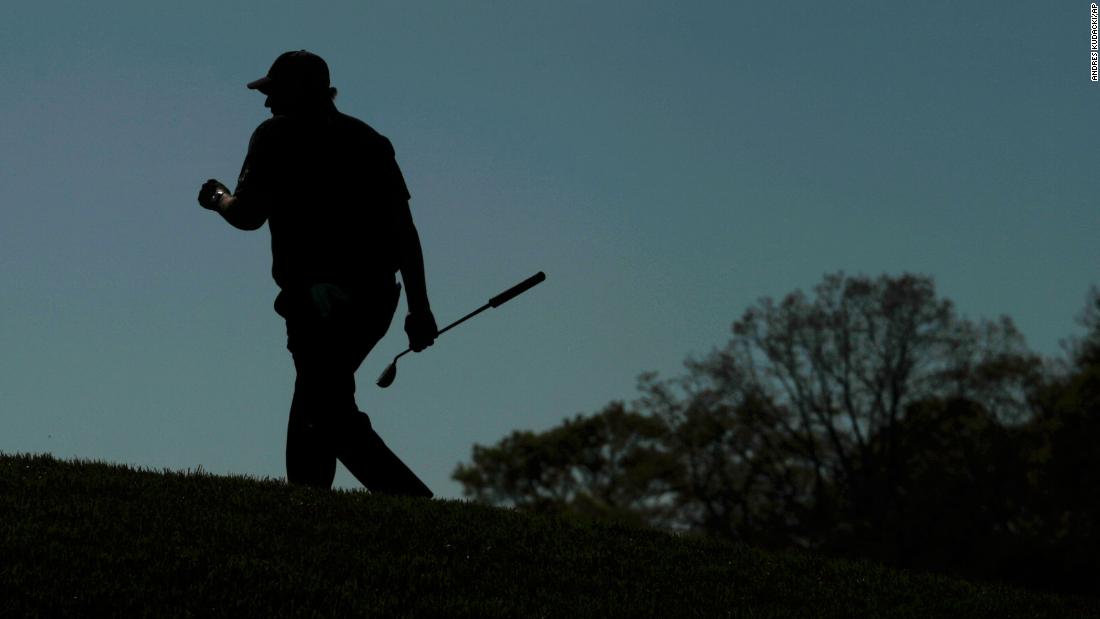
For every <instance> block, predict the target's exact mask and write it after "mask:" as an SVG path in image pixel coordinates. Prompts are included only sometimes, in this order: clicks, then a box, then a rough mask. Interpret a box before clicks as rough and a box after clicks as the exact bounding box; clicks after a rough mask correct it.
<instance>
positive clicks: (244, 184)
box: [199, 123, 277, 230]
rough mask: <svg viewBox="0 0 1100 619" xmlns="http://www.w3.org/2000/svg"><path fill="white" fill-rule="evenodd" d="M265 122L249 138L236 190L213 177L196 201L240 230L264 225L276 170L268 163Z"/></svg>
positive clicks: (268, 136)
mask: <svg viewBox="0 0 1100 619" xmlns="http://www.w3.org/2000/svg"><path fill="white" fill-rule="evenodd" d="M267 124H268V123H264V124H261V125H260V126H259V127H257V128H256V131H255V132H254V133H253V134H252V139H250V140H249V142H248V154H247V155H245V158H244V164H242V165H241V174H240V176H239V177H238V178H237V189H236V191H235V192H233V193H230V192H229V188H228V187H226V186H225V185H223V184H222V183H220V182H219V181H217V180H215V179H210V180H208V181H206V183H205V184H204V185H203V186H202V190H201V191H199V204H201V205H202V206H203V207H204V208H208V209H210V210H212V211H216V212H218V213H219V214H220V215H221V216H222V217H223V218H225V220H226V221H227V222H229V224H230V225H231V226H233V227H234V228H239V229H241V230H256V229H257V228H259V227H260V226H262V225H264V222H265V221H267V215H268V212H269V209H270V202H271V198H270V196H271V194H272V192H273V190H274V187H273V184H274V181H275V178H276V177H277V172H276V171H275V170H274V166H273V165H272V163H271V162H272V161H273V160H274V157H273V153H272V152H271V151H272V148H273V144H272V140H271V137H270V135H269V134H270V133H271V128H269V127H267Z"/></svg>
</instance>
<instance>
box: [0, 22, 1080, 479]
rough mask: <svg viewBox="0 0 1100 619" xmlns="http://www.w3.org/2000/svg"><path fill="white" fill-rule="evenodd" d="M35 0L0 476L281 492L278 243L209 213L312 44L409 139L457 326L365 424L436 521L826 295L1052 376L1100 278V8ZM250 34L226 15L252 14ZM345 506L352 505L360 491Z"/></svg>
mask: <svg viewBox="0 0 1100 619" xmlns="http://www.w3.org/2000/svg"><path fill="white" fill-rule="evenodd" d="M319 5H322V3H305V2H301V3H292V2H265V3H263V6H264V7H265V8H264V9H263V10H260V9H258V8H255V7H257V6H260V3H250V4H237V3H231V4H227V3H222V2H216V3H215V2H186V3H184V2H171V3H169V2H157V3H151V2H140V3H139V2H108V3H87V2H67V3H61V2H50V1H42V2H33V3H31V2H25V3H17V4H15V5H12V6H8V7H5V11H4V18H3V20H0V80H2V84H3V87H2V88H0V265H2V266H0V451H2V452H6V453H12V452H49V453H53V454H55V455H56V456H58V457H63V458H70V457H80V458H90V459H97V460H107V461H115V462H124V463H129V464H133V465H138V466H142V467H151V468H162V467H166V468H173V469H183V468H196V467H198V466H202V467H203V468H204V469H206V470H207V471H211V472H215V473H239V474H248V475H257V476H270V477H281V476H282V475H283V446H284V432H285V423H286V415H287V410H288V407H289V402H290V395H291V390H292V383H293V366H292V364H291V361H290V356H289V354H287V352H286V350H285V347H284V346H285V332H284V330H283V329H284V328H283V324H282V321H281V319H280V318H279V317H278V316H277V315H276V314H275V313H274V312H273V311H272V308H271V303H272V300H273V299H274V297H275V294H276V288H275V285H274V283H273V282H272V281H271V278H270V271H269V269H270V251H269V246H268V242H269V237H268V232H267V229H266V227H265V228H264V229H262V230H260V231H257V232H251V233H246V232H241V231H238V230H235V229H233V228H230V227H229V226H228V225H226V224H225V223H224V222H223V221H222V220H221V219H220V218H219V217H217V216H216V215H214V214H212V213H209V212H207V211H204V210H202V209H201V208H200V207H199V206H198V205H197V204H196V202H195V195H196V193H197V192H198V188H199V186H200V184H201V183H202V182H203V181H204V180H205V179H207V178H210V177H215V178H219V179H221V180H223V181H224V182H226V183H227V184H229V185H230V186H232V184H233V183H234V181H235V179H236V176H237V173H238V171H239V168H240V164H241V160H242V158H243V156H244V153H245V148H246V146H247V141H248V138H249V136H250V134H251V132H252V130H253V129H254V128H255V126H256V125H257V124H259V123H260V122H262V121H263V120H264V119H265V118H266V117H267V110H265V109H264V107H263V97H262V95H259V94H257V93H255V92H252V91H249V90H246V89H245V87H244V84H245V83H246V82H248V81H250V80H252V79H255V78H256V77H259V76H261V75H263V74H264V73H265V72H266V71H267V69H268V67H269V66H270V64H271V61H272V60H274V58H275V57H276V56H277V55H278V54H279V53H281V52H283V51H286V50H289V49H301V48H305V49H309V50H311V51H313V52H316V53H318V54H320V55H321V56H322V57H324V58H325V59H326V60H327V61H328V63H329V66H330V68H331V71H332V78H333V80H332V81H333V85H335V86H336V87H338V88H339V89H340V95H339V98H338V99H337V104H338V106H339V107H340V109H341V110H342V111H344V112H347V113H349V114H352V115H354V116H357V117H359V118H361V119H363V120H365V121H366V122H368V123H370V124H371V125H372V126H374V127H375V128H376V129H377V130H378V131H380V132H381V133H383V134H384V135H386V136H388V137H389V138H390V139H391V141H392V142H393V144H394V146H395V148H396V150H397V156H398V161H399V163H400V164H401V166H402V169H403V171H404V173H405V177H406V180H407V181H408V185H409V189H410V191H411V193H412V196H413V200H412V207H413V214H414V217H415V219H416V221H417V225H418V228H419V230H420V234H421V238H422V241H423V244H424V248H425V250H424V253H425V260H426V263H427V276H428V285H429V291H430V296H431V299H432V305H433V309H434V311H435V315H436V317H437V319H438V320H439V322H440V324H441V325H442V324H445V323H448V322H450V321H452V320H454V319H456V318H458V317H460V316H462V315H463V314H465V313H466V312H468V311H470V310H472V309H474V308H476V307H478V306H480V305H481V304H482V303H484V302H485V301H486V300H487V299H488V298H489V297H490V296H492V295H494V294H496V293H498V292H500V291H501V290H503V289H505V288H507V287H508V286H510V285H512V284H514V283H516V282H518V281H520V280H521V279H523V278H525V277H527V276H529V275H531V274H532V273H534V272H536V271H539V270H543V271H545V272H546V274H547V276H548V278H547V281H546V282H545V283H544V284H542V285H541V286H539V287H537V288H535V289H534V290H532V291H531V292H529V293H527V294H526V295H524V296H522V297H519V298H518V299H516V300H515V301H513V302H511V303H509V304H508V305H506V306H504V307H501V308H499V309H496V310H492V311H490V312H487V313H485V314H483V315H481V316H478V317H477V318H475V319H474V320H472V321H470V322H468V323H466V324H464V325H463V326H461V327H460V328H458V329H456V330H455V331H453V332H449V333H447V334H446V335H445V336H443V337H442V338H441V339H440V340H439V341H438V342H437V345H436V346H434V347H433V348H432V349H430V351H429V352H428V353H425V354H421V355H410V356H406V357H404V358H402V360H401V363H400V371H399V372H398V377H397V380H396V382H395V383H394V385H393V386H392V387H391V388H389V389H388V390H380V389H378V388H377V387H375V386H374V384H373V381H374V378H375V377H376V376H377V375H378V373H379V372H380V371H381V370H382V369H383V368H384V367H385V365H386V364H387V363H388V362H389V360H390V358H392V356H393V355H394V354H396V353H397V352H399V351H401V350H402V349H404V347H405V346H406V344H407V342H406V340H405V338H404V334H403V332H402V330H401V328H400V317H401V316H403V314H404V306H403V305H402V308H400V309H399V310H398V312H399V313H398V319H397V320H395V321H394V325H393V327H392V328H391V332H390V334H389V335H388V336H387V337H386V338H385V339H384V340H383V341H382V342H381V343H380V344H379V346H378V347H377V348H376V349H375V352H374V353H372V355H371V356H370V357H368V359H367V361H366V362H365V363H364V364H363V366H362V368H361V370H360V372H359V375H358V378H359V395H358V399H359V404H360V408H362V409H363V410H366V411H367V412H369V413H370V414H371V416H372V419H373V421H374V424H375V426H376V428H377V429H378V430H379V433H380V434H381V435H382V436H383V437H384V438H385V439H386V440H387V442H388V443H389V444H390V445H391V446H392V447H393V448H394V450H395V451H397V452H398V453H399V454H400V455H402V456H403V457H404V458H405V460H406V461H407V462H408V463H409V464H410V466H411V467H412V468H413V469H414V470H415V471H417V472H418V473H419V474H420V475H421V477H422V478H423V479H424V480H425V481H426V482H427V483H428V485H429V486H431V487H432V488H433V489H434V490H435V491H436V493H437V494H438V495H439V496H442V497H458V496H460V486H459V485H458V484H456V483H455V482H453V481H451V480H450V474H451V472H452V470H453V469H454V466H455V465H456V464H457V463H458V462H460V461H468V460H469V457H470V453H471V446H472V445H473V444H475V443H480V444H488V443H493V442H496V441H497V440H499V439H500V438H502V437H503V436H504V435H506V434H507V433H508V432H510V431H511V430H513V429H519V428H525V429H534V430H542V429H546V428H549V427H552V426H554V425H556V424H557V423H559V422H560V421H561V419H562V418H563V417H565V416H571V415H573V414H576V413H578V412H593V411H595V410H597V409H599V408H600V407H602V406H603V405H604V404H606V403H607V402H608V401H610V400H612V399H627V400H630V399H632V398H634V397H635V396H636V392H635V389H634V386H635V378H636V376H637V375H638V374H639V373H640V372H643V371H648V370H656V371H659V372H661V373H662V374H664V375H674V374H676V373H678V372H679V371H680V367H681V363H682V361H683V359H684V358H685V357H686V356H687V355H689V354H703V353H705V352H707V351H708V350H710V349H711V348H712V347H714V346H717V345H720V344H722V343H723V342H725V341H726V340H727V339H728V329H729V325H730V323H731V322H732V321H733V320H734V319H736V318H737V317H738V316H739V315H740V314H741V313H742V312H743V311H744V310H745V309H746V308H747V307H748V306H749V305H751V304H752V303H753V302H754V301H756V300H757V299H759V298H760V297H762V296H765V295H766V296H772V297H778V296H781V295H784V294H786V293H787V292H790V291H792V290H795V289H798V288H802V289H805V290H809V289H810V288H812V286H813V285H814V284H816V283H817V282H819V281H820V280H821V278H822V276H823V275H824V274H825V273H827V272H835V271H838V270H843V271H845V272H846V273H849V274H867V275H871V276H877V275H879V274H883V273H886V274H891V275H899V274H901V273H903V272H912V273H920V274H925V275H929V276H932V277H933V278H934V279H935V281H936V283H937V289H938V292H939V293H940V294H941V295H942V296H944V297H947V298H949V299H951V300H953V301H954V302H955V303H956V305H957V307H958V310H959V312H960V313H961V314H962V315H964V316H966V317H969V318H972V319H977V318H981V317H988V318H995V317H997V316H999V315H1002V314H1006V315H1008V316H1011V317H1012V318H1013V319H1014V320H1015V322H1016V324H1017V326H1018V327H1019V328H1020V330H1021V331H1022V332H1023V333H1024V335H1025V337H1026V338H1027V341H1028V343H1029V345H1030V346H1031V347H1032V348H1033V349H1034V350H1036V351H1038V352H1041V353H1043V354H1047V355H1057V354H1059V352H1060V348H1059V345H1058V342H1059V340H1060V339H1061V338H1064V337H1066V336H1069V335H1073V334H1076V333H1078V332H1079V328H1078V327H1077V325H1076V324H1075V323H1074V317H1075V316H1076V315H1077V314H1078V313H1079V312H1080V310H1081V309H1083V307H1084V303H1085V298H1086V292H1087V290H1088V288H1089V286H1090V285H1091V284H1095V283H1098V280H1100V277H1098V276H1097V271H1096V267H1097V265H1098V264H1100V244H1098V243H1097V233H1098V232H1100V209H1098V208H1097V187H1096V179H1097V174H1096V171H1097V169H1098V167H1100V114H1098V111H1097V105H1098V103H1100V85H1097V84H1096V83H1093V82H1091V81H1090V79H1089V3H1088V2H1082V1H1078V0H1074V1H1067V2H1057V3H1037V2H1025V1H1022V0H1013V1H1002V2H997V3H960V2H945V1H932V2H920V3H915V2H881V1H875V2H871V1H859V2H844V3H839V5H840V6H839V7H837V8H831V7H828V6H826V5H824V4H822V3H820V2H781V3H772V2H733V1H731V0H725V1H716V2H675V3H674V2H647V1H636V2H596V3H593V2H577V1H572V0H568V1H560V0H559V1H555V2H442V1H441V2H396V1H395V2H362V1H356V2H326V3H323V6H321V8H317V7H318V6H319ZM227 7H228V8H227ZM337 482H338V484H339V485H341V486H343V487H356V485H357V484H356V483H355V481H354V479H353V478H351V476H350V475H348V474H347V473H346V472H343V471H342V470H341V472H340V474H339V477H338V478H337Z"/></svg>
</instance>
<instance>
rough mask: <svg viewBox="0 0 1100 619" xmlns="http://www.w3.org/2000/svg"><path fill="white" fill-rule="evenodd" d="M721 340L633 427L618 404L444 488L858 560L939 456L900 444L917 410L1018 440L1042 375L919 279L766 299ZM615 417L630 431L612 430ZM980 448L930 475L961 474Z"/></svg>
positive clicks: (516, 442) (985, 324) (640, 405)
mask: <svg viewBox="0 0 1100 619" xmlns="http://www.w3.org/2000/svg"><path fill="white" fill-rule="evenodd" d="M731 334H732V337H731V339H730V340H729V342H727V343H726V344H725V345H724V346H723V347H722V348H719V349H715V350H713V351H712V352H711V353H709V354H708V355H706V356H704V357H703V358H701V359H689V360H688V362H687V363H686V364H685V370H686V371H685V372H684V374H683V375H681V376H678V377H674V378H672V379H666V380H659V379H658V378H657V377H656V376H654V375H645V376H643V378H642V381H641V385H640V387H641V392H642V397H641V398H640V399H639V400H638V401H637V402H636V403H635V404H634V406H633V410H632V411H631V412H629V413H628V412H627V411H626V410H625V409H621V405H613V406H619V407H620V408H610V409H608V410H605V411H604V412H603V413H600V414H599V415H596V416H595V417H593V418H591V419H585V418H582V417H577V418H575V419H573V420H571V421H567V422H566V423H565V424H563V425H562V426H561V427H559V428H556V429H553V430H551V431H548V432H546V433H543V434H538V435H536V434H532V433H514V434H513V435H512V436H511V437H509V438H507V439H505V440H503V441H501V443H499V444H498V445H497V446H495V447H491V448H485V447H475V448H474V462H473V464H471V465H470V466H463V467H460V468H459V470H458V471H457V473H456V479H458V480H459V481H461V482H462V483H463V484H464V485H465V486H466V492H467V494H468V495H469V496H473V497H474V498H477V499H479V500H485V501H488V502H490V503H495V504H505V505H507V504H512V505H529V506H538V507H540V508H543V509H549V508H550V507H551V506H559V507H564V508H567V509H572V510H576V509H579V507H578V506H579V505H581V504H583V503H585V502H588V501H591V502H594V503H595V504H598V505H601V506H606V508H607V509H608V510H611V511H615V512H617V513H621V512H622V511H623V510H627V511H631V512H633V513H634V514H635V515H636V516H637V518H638V519H639V520H641V521H645V522H649V523H654V524H664V525H665V526H675V527H678V528H686V529H690V530H696V531H702V532H705V533H708V534H712V535H717V536H722V537H727V538H734V539H741V540H746V541H750V542H753V543H762V544H770V545H792V544H793V545H799V546H805V547H818V548H837V547H839V546H842V545H853V544H856V543H857V541H859V540H867V539H871V538H872V537H874V536H876V535H877V536H880V537H881V533H880V530H881V528H882V527H885V526H893V525H895V524H897V522H898V520H897V519H896V518H895V517H894V516H893V515H894V514H896V512H897V510H898V506H899V505H901V504H902V503H903V499H904V497H905V496H911V495H912V493H913V492H914V490H913V488H912V484H913V483H915V482H914V481H913V480H914V478H913V476H912V475H911V471H910V470H909V467H911V466H913V463H914V462H916V461H917V460H915V459H914V458H915V457H917V455H919V452H920V451H921V450H926V449H930V448H932V446H935V445H937V444H938V443H936V440H935V438H936V437H934V436H932V435H930V434H928V433H927V432H926V433H925V434H926V435H927V436H925V438H923V439H921V440H919V441H918V440H913V437H908V438H907V437H906V436H905V434H906V433H907V432H911V431H912V426H911V424H910V425H907V418H908V417H909V416H910V415H912V414H913V411H921V410H925V409H926V408H927V407H929V406H932V407H933V408H934V407H936V406H939V407H940V408H941V409H943V410H949V411H969V412H968V414H970V415H971V416H972V417H973V418H974V419H975V420H978V419H982V420H984V421H983V423H987V424H991V425H989V427H990V428H1000V427H1001V426H1003V425H1006V424H1014V423H1019V422H1020V421H1021V420H1022V419H1024V418H1025V417H1026V413H1027V410H1028V399H1029V397H1031V394H1032V393H1033V392H1034V390H1035V385H1036V382H1037V380H1038V378H1037V376H1038V374H1039V366H1040V363H1039V360H1038V359H1037V358H1036V357H1035V356H1034V355H1032V354H1031V353H1029V352H1028V351H1027V349H1026V347H1025V345H1024V342H1023V338H1022V337H1021V336H1020V334H1019V332H1018V331H1017V330H1016V329H1015V327H1014V326H1013V324H1012V321H1011V320H1010V319H1008V318H1007V317H1002V318H1001V319H999V320H997V321H994V322H991V321H984V320H983V321H981V322H978V323H973V322H971V321H968V320H965V319H962V318H960V317H958V316H957V315H956V313H955V310H954V307H953V305H952V303H951V302H950V301H948V300H945V299H940V298H938V297H937V296H936V294H935V289H934V286H933V283H932V280H931V279H930V278H927V277H921V276H915V275H902V276H899V277H889V276H881V277H879V278H877V279H874V280H872V279H870V278H867V277H846V276H845V275H844V274H842V273H839V274H833V275H827V276H825V278H824V280H823V281H822V282H821V283H820V284H819V285H818V286H817V287H816V288H815V289H814V295H813V297H812V298H810V297H808V296H807V295H806V294H804V293H802V292H801V291H795V292H793V293H791V294H789V295H787V296H786V297H784V298H783V299H782V300H781V301H780V302H778V303H777V302H775V301H773V300H772V299H770V298H763V299H761V300H760V301H759V302H757V303H756V304H755V305H754V306H752V307H750V308H749V309H748V310H746V311H745V312H744V313H743V314H742V316H741V317H740V319H738V320H737V321H736V322H734V323H733V325H732V329H731ZM937 402H938V403H940V404H935V403H937ZM944 402H955V403H957V404H952V405H951V406H947V408H944V406H946V405H943V404H942V403H944ZM962 403H965V405H963V404H962ZM922 406H923V407H925V408H922ZM611 410H615V411H616V412H615V413H614V415H618V416H619V417H614V415H610V414H609V412H610V411H611ZM937 410H939V409H937ZM975 411H981V413H980V414H979V413H978V412H975ZM613 418H618V419H621V420H624V421H625V420H629V423H625V422H624V423H618V424H617V425H608V422H609V421H610V420H611V419H613ZM975 423H977V422H976V421H975ZM926 427H927V428H933V429H935V428H940V429H944V430H943V431H946V430H945V429H946V428H948V427H950V426H949V425H943V424H940V425H935V424H932V425H928V426H926ZM983 427H984V426H983ZM990 432H991V431H990ZM990 432H985V431H984V430H983V432H976V433H973V434H972V436H971V437H970V438H971V439H973V440H972V441H971V442H967V441H964V440H955V441H954V442H950V443H949V444H950V446H951V449H952V450H954V451H953V452H952V453H951V454H943V455H944V457H943V458H940V459H938V460H937V459H934V458H933V459H928V458H926V459H925V460H924V462H925V463H927V464H928V465H929V466H932V465H936V466H941V467H948V468H951V467H956V468H957V467H958V466H959V465H960V462H962V460H960V458H961V457H962V456H963V455H965V454H962V452H964V451H965V450H967V449H970V448H972V447H974V445H975V444H977V443H981V442H982V441H987V440H992V439H990V438H989V437H990V436H992V434H991V433H990ZM974 441H976V442H977V443H975V442H974ZM947 444H948V443H943V445H947ZM943 445H941V446H940V447H939V448H941V449H942V448H944V447H943ZM623 446H629V447H627V448H625V449H626V451H625V452H623V453H629V454H630V457H629V458H626V459H621V460H619V461H620V462H629V465H626V464H619V465H615V464H611V462H612V459H610V458H609V456H608V455H607V454H610V453H618V452H622V450H623V449H624V447H623ZM949 456H950V457H949ZM645 460H648V463H647V462H643V461H645ZM949 473H951V472H950V471H940V472H938V473H935V474H931V473H930V474H929V475H930V477H928V479H933V478H936V475H939V476H940V478H944V479H946V478H948V477H950V474H949ZM646 476H649V477H646ZM945 476H946V477H945ZM963 478H964V479H965V478H966V477H965V475H964V477H963ZM952 479H954V478H952ZM975 483H976V482H975ZM611 489H615V492H612V491H611ZM959 492H963V490H959ZM907 493H908V494H907ZM643 506H644V507H643ZM655 506H660V507H661V509H656V508H655ZM586 509H587V508H586ZM895 551H898V549H897V548H893V547H891V549H890V552H895ZM884 552H885V551H884Z"/></svg>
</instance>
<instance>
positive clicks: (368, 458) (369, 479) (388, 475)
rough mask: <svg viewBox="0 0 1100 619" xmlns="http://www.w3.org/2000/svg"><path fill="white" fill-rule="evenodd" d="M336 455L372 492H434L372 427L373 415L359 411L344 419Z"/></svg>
mask: <svg viewBox="0 0 1100 619" xmlns="http://www.w3.org/2000/svg"><path fill="white" fill-rule="evenodd" d="M336 455H337V456H338V457H339V458H340V462H343V463H344V466H345V467H347V469H348V471H350V472H351V474H352V475H354V476H355V478H356V479H358V480H359V483H361V484H363V486H365V487H366V488H367V489H368V490H370V491H371V492H379V493H382V494H394V495H402V496H420V497H426V498H431V497H432V496H433V495H432V491H431V490H429V489H428V486H426V485H424V482H422V481H420V478H419V477H417V476H416V474H415V473H413V472H412V470H410V469H409V467H408V466H406V465H405V463H404V462H402V461H401V458H398V457H397V455H396V454H395V453H393V451H392V450H390V448H389V447H387V446H386V443H385V442H384V441H383V440H382V437H380V436H378V433H377V432H375V431H374V428H372V427H371V423H370V417H368V416H367V414H366V413H362V412H358V411H356V413H355V414H353V415H348V416H346V417H344V418H343V419H342V420H341V423H340V429H339V431H338V433H337V437H336Z"/></svg>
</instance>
